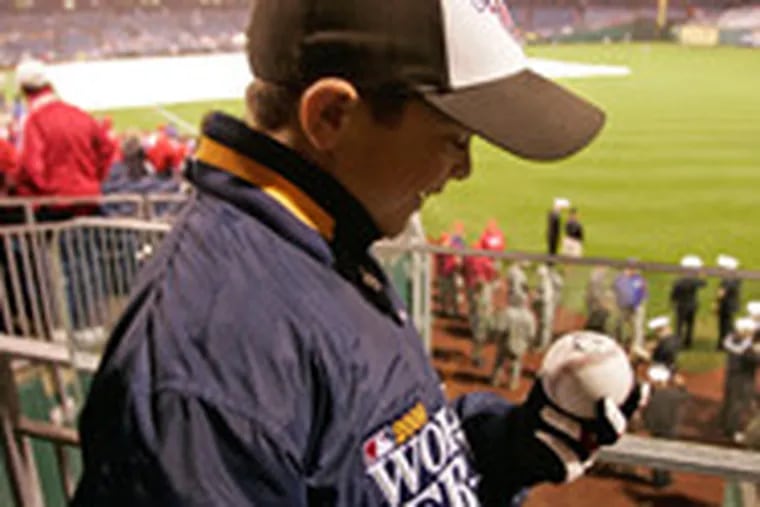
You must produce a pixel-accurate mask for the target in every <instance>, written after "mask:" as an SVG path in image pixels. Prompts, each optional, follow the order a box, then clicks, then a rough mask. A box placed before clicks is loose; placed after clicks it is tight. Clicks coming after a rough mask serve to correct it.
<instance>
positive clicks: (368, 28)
mask: <svg viewBox="0 0 760 507" xmlns="http://www.w3.org/2000/svg"><path fill="white" fill-rule="evenodd" d="M359 6H361V8H359ZM252 8H253V11H252V21H251V24H250V27H249V29H248V40H249V47H248V56H249V59H250V62H251V64H252V68H253V72H254V73H255V75H256V76H257V79H258V80H259V81H257V82H256V83H254V85H253V86H252V87H251V88H250V90H249V93H248V107H249V109H250V111H249V114H248V115H247V118H248V119H247V121H246V122H245V123H244V122H242V121H239V120H236V119H234V118H231V117H229V116H225V115H223V114H221V113H220V114H217V115H215V116H213V117H211V118H210V120H209V122H208V124H207V126H206V128H205V130H204V133H203V137H202V139H201V140H200V145H199V149H198V152H197V160H195V162H194V164H193V166H192V167H191V168H190V169H189V172H188V177H189V178H190V180H191V181H192V182H193V183H194V185H195V186H196V188H197V192H196V195H195V196H194V197H193V199H192V200H191V201H190V202H189V203H188V205H187V206H186V208H185V209H184V213H183V214H182V216H180V217H179V218H178V220H177V222H176V224H175V225H174V228H173V230H172V232H171V233H170V234H169V236H168V237H167V238H166V239H165V240H164V243H163V244H162V246H161V248H160V250H159V251H158V252H156V254H155V255H154V256H153V257H152V258H151V259H150V260H149V261H148V263H147V264H146V266H145V267H144V269H143V271H142V274H141V277H140V281H139V282H138V284H137V286H136V287H134V290H133V295H132V300H131V302H130V304H129V305H128V307H127V309H126V311H125V314H124V315H123V316H122V318H121V320H120V322H119V323H118V324H117V325H116V327H115V328H114V332H113V335H112V336H111V339H110V342H109V343H108V347H107V350H106V351H105V353H104V356H103V361H102V363H101V366H100V368H99V370H98V372H97V374H96V375H95V378H94V381H93V384H92V388H91V391H90V394H89V397H88V400H87V403H86V406H85V408H84V411H83V413H82V416H81V419H80V432H81V438H82V451H83V459H84V473H83V476H82V479H81V482H80V484H79V486H78V488H77V492H76V495H75V498H74V500H73V505H74V506H94V505H99V506H100V505H140V506H154V505H157V506H161V507H168V506H180V505H181V506H189V505H193V506H195V505H198V506H199V505H204V506H209V505H219V506H236V507H238V506H240V507H242V506H247V505H288V506H305V505H339V506H351V507H356V506H362V505H370V506H373V505H402V504H406V505H411V504H414V503H416V504H418V505H420V504H426V505H469V506H472V505H478V504H481V505H497V504H502V503H504V502H507V501H508V500H509V499H510V498H511V497H512V495H514V494H515V493H516V492H518V491H520V490H522V489H523V488H524V487H525V486H529V485H531V484H535V483H538V482H543V481H553V482H563V481H567V480H572V479H574V478H576V477H578V476H579V475H581V474H582V473H583V472H584V471H585V470H586V469H587V467H588V466H590V464H591V462H592V461H593V458H594V456H595V453H596V449H597V447H598V446H599V445H605V444H611V443H613V442H614V441H615V440H616V439H617V438H618V437H619V435H620V433H621V432H622V431H624V429H625V426H626V420H627V418H628V417H629V416H630V415H631V414H632V412H633V410H634V409H635V407H636V406H637V405H638V401H637V400H638V397H639V396H638V393H639V389H638V388H637V387H636V384H635V382H634V377H633V374H632V371H631V369H630V366H629V363H628V360H627V358H626V357H625V354H624V353H623V352H622V351H621V350H620V349H619V348H618V346H617V345H616V344H615V343H613V342H612V341H611V340H610V339H609V338H607V337H604V336H602V335H596V334H588V333H577V334H572V335H567V336H566V337H564V338H563V339H560V340H558V342H557V343H556V344H555V345H554V346H553V347H552V348H551V349H549V351H548V353H547V356H546V358H545V360H544V364H543V367H542V369H541V370H540V372H539V379H540V380H538V381H537V382H535V383H534V385H533V388H532V392H531V394H530V396H529V397H528V399H527V400H526V401H525V402H524V403H522V404H520V405H511V404H510V403H509V402H507V401H506V400H504V399H502V398H501V397H499V396H498V395H495V394H488V393H474V394H469V395H465V396H463V397H461V398H459V399H457V400H454V401H453V402H451V403H448V402H447V400H446V398H445V396H444V394H443V392H442V390H441V387H440V379H439V378H438V377H437V375H436V373H435V371H434V370H433V368H432V366H431V364H430V363H429V358H428V357H427V356H426V354H425V351H424V350H423V345H422V342H421V339H420V337H419V335H418V333H417V332H416V330H415V327H414V325H413V323H412V322H411V321H410V320H409V318H408V316H407V312H406V311H405V309H404V308H403V307H402V306H401V305H400V304H399V301H398V298H397V296H396V295H395V293H394V292H393V290H392V289H391V288H390V286H389V284H388V281H387V278H386V276H385V275H384V274H383V272H382V271H381V269H380V268H379V267H378V265H377V263H376V262H375V260H374V259H373V257H372V256H371V254H370V253H369V252H368V248H369V246H370V244H371V243H372V242H373V241H374V240H376V239H377V238H379V237H381V236H392V235H394V234H396V233H398V232H399V231H400V230H402V229H403V227H404V224H405V223H406V221H407V218H408V217H409V215H410V214H411V213H412V212H414V211H415V210H417V209H418V208H419V207H420V206H421V205H422V203H423V201H424V198H425V197H426V196H428V195H430V194H432V193H436V192H439V191H441V190H442V189H443V187H444V186H445V184H446V183H447V182H448V181H449V180H451V179H463V178H465V177H466V176H467V175H468V174H469V171H470V167H469V140H470V133H471V132H477V133H478V134H480V135H482V136H483V137H486V138H487V139H490V140H491V141H493V142H494V143H495V144H497V145H499V146H502V147H506V148H507V149H509V150H511V151H513V152H515V153H517V154H519V155H521V156H523V157H529V158H533V159H541V160H548V159H556V158H559V157H563V156H566V155H569V154H571V153H572V152H574V151H576V150H578V149H580V148H581V147H583V146H584V145H586V144H587V143H588V142H589V141H590V139H591V138H592V137H593V136H594V134H595V133H596V132H597V131H598V129H599V128H600V127H601V124H602V121H603V116H602V113H601V112H600V111H599V110H598V109H596V108H595V107H593V106H591V105H589V104H588V103H586V102H584V101H582V100H580V99H578V98H577V97H575V96H574V95H571V94H570V93H569V92H566V91H565V90H563V89H562V88H560V87H558V86H557V85H555V84H553V83H551V82H549V81H547V80H545V79H543V78H541V77H539V76H538V75H536V74H534V73H533V72H531V71H529V70H525V67H524V62H525V60H524V57H523V55H522V52H521V50H520V49H519V46H518V45H517V43H516V42H515V41H514V40H513V39H512V37H511V35H510V34H509V33H508V32H507V31H505V30H504V28H503V25H502V23H501V20H500V19H499V17H498V16H497V15H496V14H495V13H494V12H492V11H491V10H490V9H487V8H483V7H482V6H480V5H479V4H477V3H474V2H469V1H459V0H445V1H444V0H420V1H414V2H409V1H408V0H404V1H399V0H382V1H381V0H365V1H363V2H361V4H359V3H358V2H352V1H347V0H319V1H316V0H311V1H307V0H258V1H254V2H253V6H252ZM570 428H572V429H570Z"/></svg>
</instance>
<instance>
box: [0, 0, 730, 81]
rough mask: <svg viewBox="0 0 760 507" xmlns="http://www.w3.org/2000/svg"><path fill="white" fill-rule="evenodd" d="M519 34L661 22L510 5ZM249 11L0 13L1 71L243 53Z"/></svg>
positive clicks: (637, 8) (633, 14) (651, 14)
mask: <svg viewBox="0 0 760 507" xmlns="http://www.w3.org/2000/svg"><path fill="white" fill-rule="evenodd" d="M508 5H509V9H510V11H511V14H512V18H513V19H514V22H515V24H516V26H517V27H519V29H520V30H521V31H530V32H534V33H536V34H539V35H542V36H549V35H550V34H551V33H553V32H557V31H561V30H567V29H570V28H573V27H575V28H577V27H585V28H587V29H600V28H603V27H607V26H613V25H619V24H623V23H630V22H632V21H633V20H635V19H636V18H640V17H646V18H650V19H654V18H655V17H656V6H655V5H654V3H653V2H631V1H626V2H615V1H603V0H594V1H585V2H575V1H574V2H509V4H508ZM247 8H248V7H247V6H228V7H221V8H220V7H217V8H207V7H206V8H201V7H195V8H190V7H185V8H171V9H170V8H166V7H153V8H147V9H146V8H134V9H130V10H124V9H120V10H112V9H107V8H100V9H89V10H77V11H68V12H49V13H42V12H16V13H3V15H2V16H0V68H2V67H12V66H14V65H16V64H17V63H18V62H19V61H20V60H21V59H22V58H23V57H24V55H35V56H39V57H43V58H44V59H45V60H46V61H49V62H53V61H71V60H82V59H88V60H91V59H102V58H114V57H125V56H151V55H177V54H190V53H214V52H227V51H239V50H241V49H243V47H244V45H245V37H244V36H243V33H242V32H243V29H244V27H243V26H242V25H241V22H240V20H241V19H246V15H247ZM720 8H721V5H717V4H716V3H715V2H713V3H709V2H694V1H691V2H688V3H687V2H674V3H672V5H671V6H670V7H669V16H670V17H671V19H686V18H687V17H689V16H694V15H697V14H698V15H700V16H709V15H714V16H717V15H718V13H719V12H720Z"/></svg>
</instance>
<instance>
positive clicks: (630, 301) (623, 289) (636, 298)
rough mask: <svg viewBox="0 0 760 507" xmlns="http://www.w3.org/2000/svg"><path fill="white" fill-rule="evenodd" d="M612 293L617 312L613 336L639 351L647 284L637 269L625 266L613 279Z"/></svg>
mask: <svg viewBox="0 0 760 507" xmlns="http://www.w3.org/2000/svg"><path fill="white" fill-rule="evenodd" d="M613 291H614V293H615V302H616V303H617V310H618V315H617V322H616V324H615V335H616V337H617V339H618V341H619V342H620V343H621V344H623V345H628V346H630V347H631V349H632V350H640V349H642V348H644V321H645V319H646V301H647V298H648V296H649V291H648V289H647V282H646V280H645V279H644V277H643V276H641V273H639V271H638V270H637V269H635V268H634V267H633V266H627V267H625V268H624V269H623V271H622V272H621V273H620V274H619V275H618V276H617V277H616V278H615V281H614V282H613Z"/></svg>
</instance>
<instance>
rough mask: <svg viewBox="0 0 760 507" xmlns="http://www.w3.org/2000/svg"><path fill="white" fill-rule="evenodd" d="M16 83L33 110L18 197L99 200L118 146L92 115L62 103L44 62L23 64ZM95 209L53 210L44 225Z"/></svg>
mask: <svg viewBox="0 0 760 507" xmlns="http://www.w3.org/2000/svg"><path fill="white" fill-rule="evenodd" d="M16 79H17V81H18V85H19V88H20V90H21V93H22V94H23V96H24V98H25V99H26V101H27V104H28V114H27V116H26V119H25V121H24V124H23V135H22V143H21V146H20V149H19V170H18V178H17V182H16V183H17V187H16V191H17V193H18V195H21V196H90V195H92V196H96V195H99V194H100V184H101V182H102V181H103V180H104V179H105V177H106V175H107V173H108V169H109V163H110V161H111V156H112V153H113V144H112V143H111V141H109V139H108V137H107V134H106V132H105V131H104V130H103V128H102V127H101V125H100V124H99V123H98V121H97V120H96V119H95V118H93V117H92V116H91V115H90V114H88V113H86V112H85V111H82V110H81V109H79V108H77V107H75V106H73V105H71V104H68V103H66V102H64V101H63V100H61V99H60V98H59V97H58V96H57V95H56V94H55V91H54V89H53V85H52V83H51V82H50V79H49V78H48V70H47V68H46V66H45V64H43V63H42V62H40V61H39V60H33V59H30V60H24V61H22V62H21V63H20V64H19V65H18V67H17V68H16ZM94 209H96V208H94V207H82V206H74V207H57V206H56V207H50V208H48V209H45V210H42V211H41V212H40V213H39V214H40V219H42V220H45V219H62V218H69V217H70V216H72V215H74V214H79V213H91V212H93V211H94Z"/></svg>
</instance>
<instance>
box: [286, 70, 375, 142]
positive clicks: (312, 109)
mask: <svg viewBox="0 0 760 507" xmlns="http://www.w3.org/2000/svg"><path fill="white" fill-rule="evenodd" d="M359 100H360V99H359V92H358V91H357V90H356V88H355V87H354V85H352V84H351V83H349V82H348V81H346V80H344V79H340V78H333V77H328V78H322V79H319V80H318V81H315V82H314V83H313V84H312V85H311V86H309V87H308V88H307V89H306V91H304V92H303V94H302V95H301V101H300V104H299V108H298V120H299V122H300V123H301V128H302V129H303V132H304V134H305V136H306V138H307V139H308V140H309V142H310V143H311V144H312V145H314V146H315V147H316V148H317V149H319V150H322V151H326V150H330V149H332V148H333V147H334V146H335V144H336V143H337V142H338V140H339V138H340V136H341V135H342V133H343V132H344V130H345V129H346V126H347V124H348V119H349V116H350V114H351V112H352V111H353V110H354V109H355V108H356V106H357V104H359Z"/></svg>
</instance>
